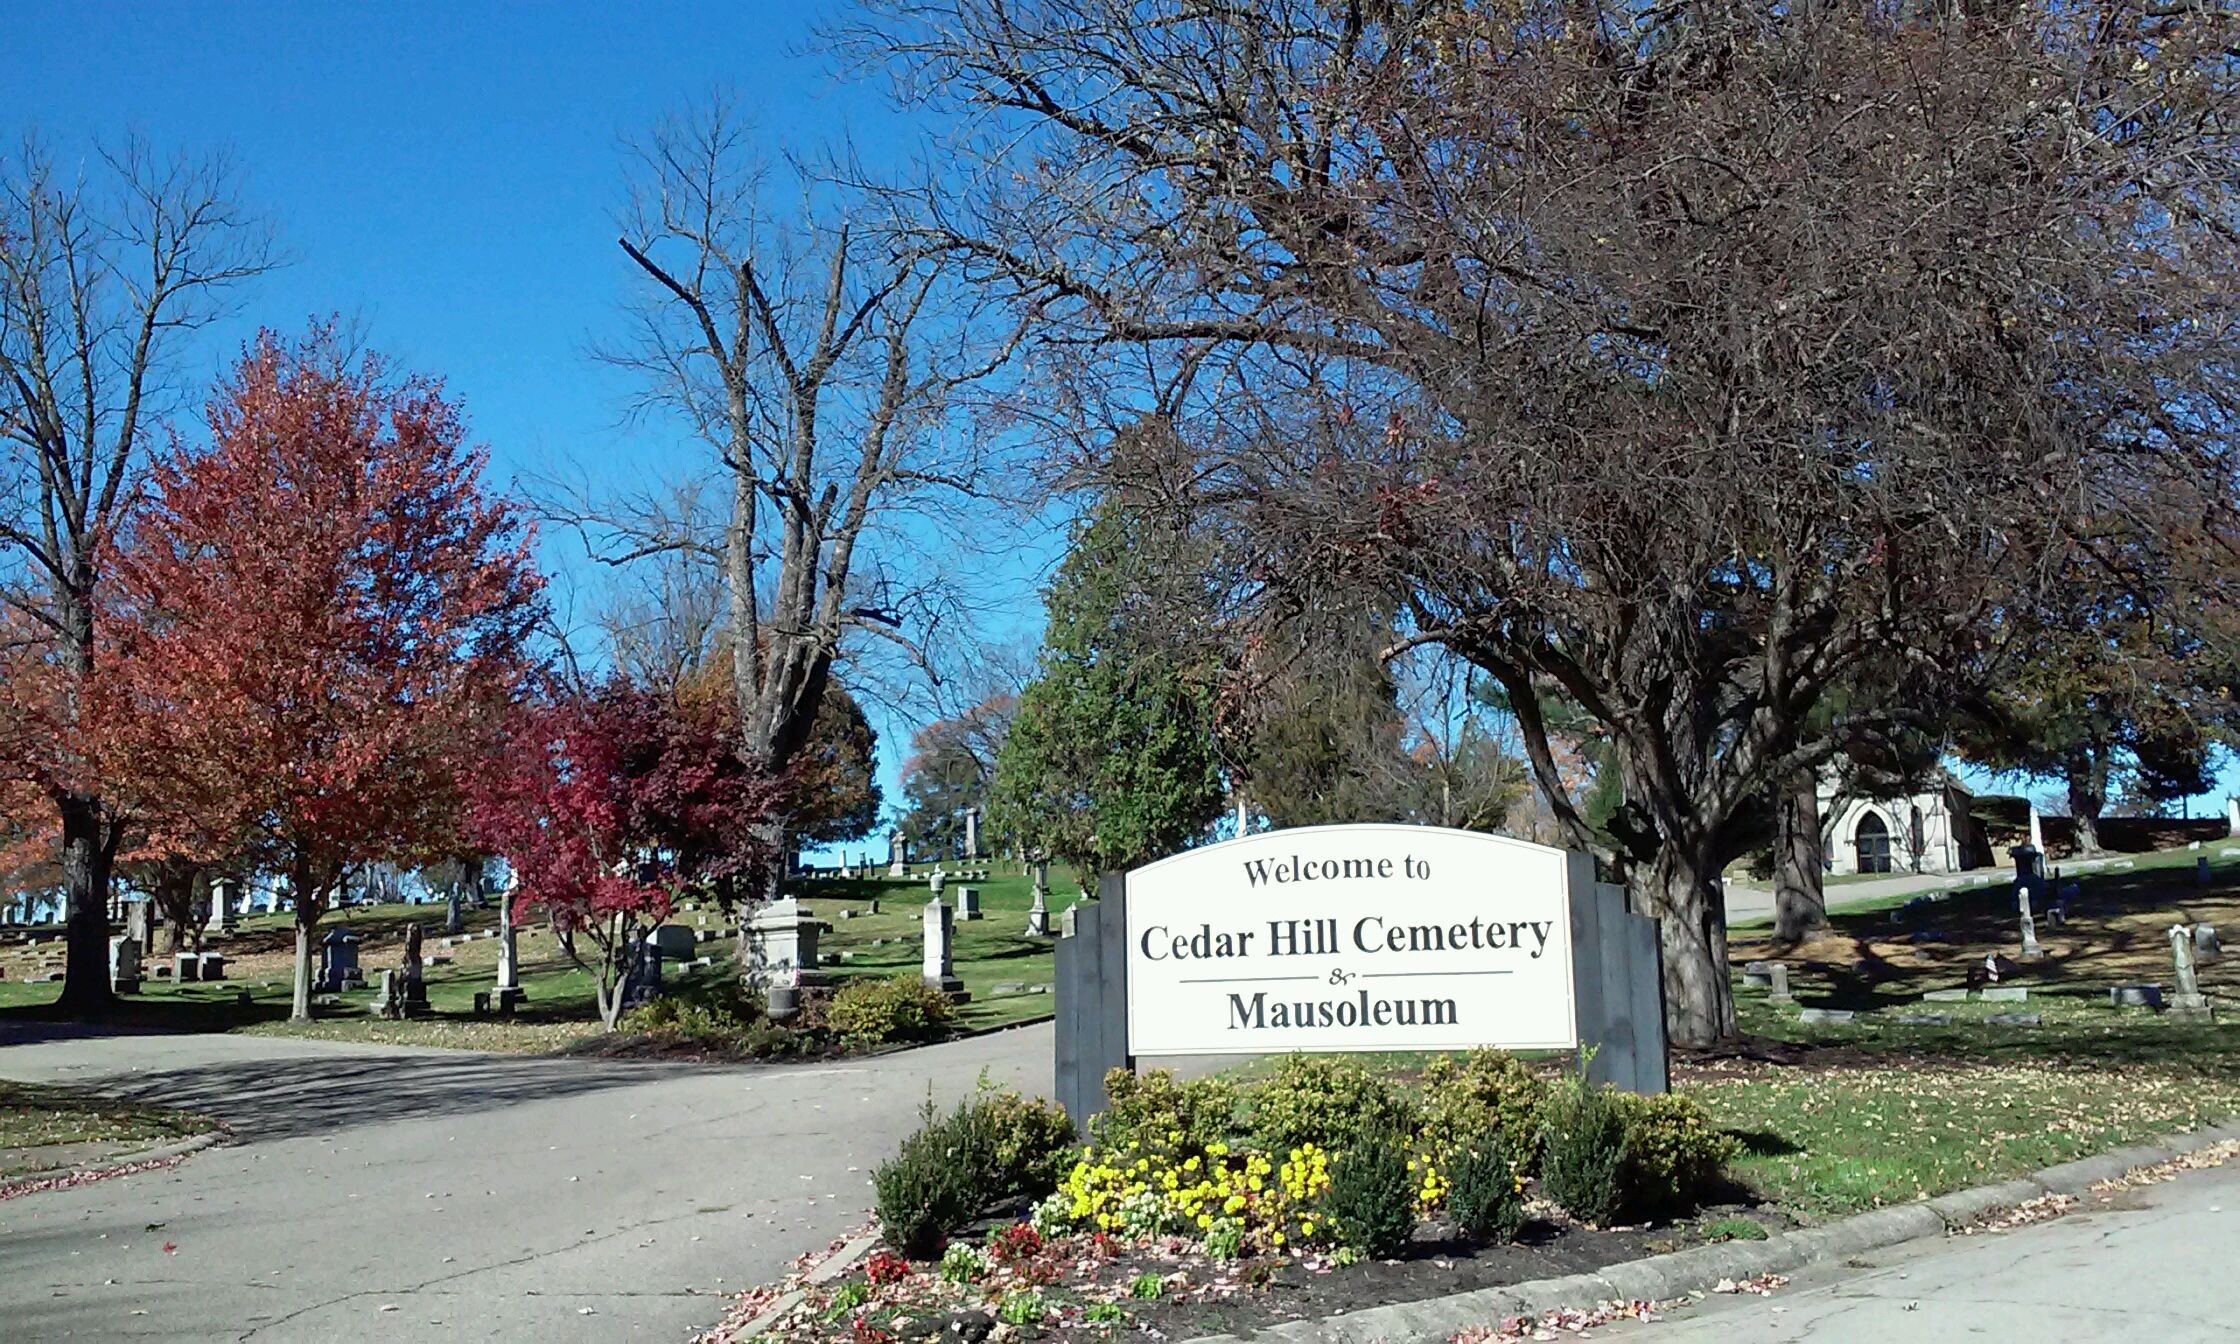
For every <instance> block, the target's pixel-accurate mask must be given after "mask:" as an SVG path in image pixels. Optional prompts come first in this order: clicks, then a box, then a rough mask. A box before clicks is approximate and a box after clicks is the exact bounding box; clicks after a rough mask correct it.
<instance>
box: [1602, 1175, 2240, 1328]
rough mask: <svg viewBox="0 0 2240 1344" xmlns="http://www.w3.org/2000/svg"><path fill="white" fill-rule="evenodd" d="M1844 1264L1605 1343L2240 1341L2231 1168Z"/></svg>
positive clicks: (2238, 1200)
mask: <svg viewBox="0 0 2240 1344" xmlns="http://www.w3.org/2000/svg"><path fill="white" fill-rule="evenodd" d="M1854 1263H1864V1264H1866V1265H1869V1266H1871V1268H1868V1269H1866V1270H1865V1271H1864V1272H1862V1271H1860V1270H1858V1269H1853V1268H1847V1267H1842V1266H1837V1267H1829V1268H1819V1269H1815V1270H1813V1271H1810V1272H1808V1273H1806V1274H1803V1275H1800V1276H1798V1278H1797V1281H1796V1282H1795V1283H1793V1284H1791V1285H1790V1286H1789V1287H1787V1288H1784V1289H1782V1290H1781V1291H1780V1292H1778V1293H1775V1294H1774V1295H1773V1296H1771V1297H1731V1296H1718V1297H1712V1298H1710V1299H1708V1300H1707V1301H1706V1302H1705V1303H1704V1304H1703V1305H1701V1306H1698V1307H1692V1308H1689V1309H1688V1310H1687V1311H1686V1312H1685V1313H1683V1314H1680V1315H1677V1316H1674V1317H1672V1318H1669V1319H1667V1320H1664V1321H1660V1322H1657V1323H1654V1324H1649V1325H1628V1326H1624V1327H1622V1328H1612V1329H1610V1330H1609V1331H1607V1332H1606V1333H1607V1337H1608V1338H1610V1339H1613V1340H1625V1341H1629V1342H1630V1344H1804V1342H1805V1341H1811V1344H1923V1342H1924V1341H1936V1342H1938V1344H1941V1342H1942V1341H1946V1340H1965V1339H1981V1340H1990V1341H2005V1340H2028V1341H2030V1344H2100V1341H2104V1340H2117V1339H2121V1340H2133V1339H2136V1340H2154V1341H2156V1344H2195V1342H2196V1341H2201V1342H2203V1344H2206V1341H2211V1340H2216V1341H2224V1342H2226V1344H2229V1341H2232V1340H2234V1339H2236V1338H2240V1326H2236V1325H2235V1323H2234V1316H2233V1304H2232V1298H2231V1296H2230V1294H2231V1292H2232V1267H2233V1266H2234V1265H2235V1264H2236V1263H2240V1164H2235V1165H2228V1166H2224V1167H2219V1168H2216V1169H2213V1170H2210V1171H2203V1172H2191V1173H2188V1174H2186V1175H2183V1176H2180V1177H2179V1178H2178V1179H2176V1180H2175V1181H2171V1182H2168V1183H2166V1184H2162V1185H2156V1186H2149V1187H2146V1188H2145V1189H2143V1190H2138V1191H2131V1192H2127V1193H2124V1194H2122V1195H2119V1196H2117V1197H2116V1199H2115V1201H2114V1202H2113V1204H2112V1205H2111V1206H2110V1207H2106V1208H2101V1209H2094V1210H2090V1211H2080V1212H2077V1213H2073V1214H2070V1215H2069V1216H2067V1217H2065V1218H2060V1219H2056V1220H2054V1221H2052V1222H2047V1223H2038V1224H2035V1225H2033V1226H2030V1227H2025V1228H2021V1229H2019V1230H2017V1231H2013V1232H2003V1233H1989V1234H1983V1235H1978V1236H1973V1237H1959V1238H1952V1239H1949V1240H1947V1241H1944V1242H1941V1243H1937V1242H1931V1243H1926V1246H1925V1247H1924V1246H1923V1245H1921V1244H1917V1245H1916V1246H1915V1247H1914V1248H1911V1249H1909V1248H1904V1247H1900V1248H1894V1249H1893V1250H1892V1251H1888V1252H1883V1253H1880V1254H1875V1255H1869V1256H1866V1257H1864V1258H1863V1261H1862V1262H1854ZM1597 1333H1598V1334H1602V1333H1605V1332H1601V1331H1598V1332H1597Z"/></svg>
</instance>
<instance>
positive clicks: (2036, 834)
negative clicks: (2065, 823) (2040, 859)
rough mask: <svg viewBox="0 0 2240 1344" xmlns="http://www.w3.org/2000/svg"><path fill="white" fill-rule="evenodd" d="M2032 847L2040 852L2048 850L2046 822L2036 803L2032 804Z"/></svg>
mask: <svg viewBox="0 0 2240 1344" xmlns="http://www.w3.org/2000/svg"><path fill="white" fill-rule="evenodd" d="M2030 848H2032V849H2034V850H2036V851H2038V852H2039V853H2040V854H2043V853H2045V852H2046V828H2045V823H2044V821H2043V820H2042V819H2040V817H2039V816H2038V806H2037V804H2035V803H2032V804H2031V805H2030Z"/></svg>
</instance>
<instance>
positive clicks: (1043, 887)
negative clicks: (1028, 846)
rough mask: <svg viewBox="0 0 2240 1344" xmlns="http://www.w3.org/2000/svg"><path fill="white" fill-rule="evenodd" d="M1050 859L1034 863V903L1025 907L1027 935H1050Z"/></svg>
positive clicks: (1040, 936) (1036, 936)
mask: <svg viewBox="0 0 2240 1344" xmlns="http://www.w3.org/2000/svg"><path fill="white" fill-rule="evenodd" d="M1049 897H1050V861H1049V860H1048V859H1041V860H1038V861H1037V862H1036V863H1035V865H1034V904H1033V905H1030V906H1028V907H1027V936H1028V937H1029V938H1047V937H1049V936H1050V900H1049Z"/></svg>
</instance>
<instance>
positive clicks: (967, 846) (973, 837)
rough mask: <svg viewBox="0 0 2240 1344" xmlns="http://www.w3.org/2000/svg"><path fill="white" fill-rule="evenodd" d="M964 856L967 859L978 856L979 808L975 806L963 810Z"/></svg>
mask: <svg viewBox="0 0 2240 1344" xmlns="http://www.w3.org/2000/svg"><path fill="white" fill-rule="evenodd" d="M964 856H965V857H966V858H968V859H977V858H979V857H980V809H979V808H977V807H968V808H966V809H965V810H964Z"/></svg>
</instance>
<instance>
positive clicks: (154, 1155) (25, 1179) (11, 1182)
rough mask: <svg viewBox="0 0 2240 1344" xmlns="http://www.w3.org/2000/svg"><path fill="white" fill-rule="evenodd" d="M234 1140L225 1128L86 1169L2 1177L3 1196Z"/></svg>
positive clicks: (52, 1169) (67, 1168)
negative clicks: (18, 1189)
mask: <svg viewBox="0 0 2240 1344" xmlns="http://www.w3.org/2000/svg"><path fill="white" fill-rule="evenodd" d="M231 1137H232V1134H231V1133H230V1132H229V1131H227V1130H225V1129H224V1128H219V1129H213V1130H209V1131H207V1132H206V1133H202V1134H194V1135H190V1136H188V1137H187V1138H184V1139H180V1140H178V1141H177V1142H174V1143H165V1144H158V1145H157V1146H155V1147H153V1148H142V1149H140V1150H139V1151H138V1152H133V1153H120V1154H119V1155H117V1156H115V1157H111V1158H106V1159H104V1160H102V1161H100V1162H93V1163H88V1164H86V1165H84V1166H62V1167H48V1168H47V1169H46V1170H44V1171H26V1172H23V1173H21V1174H19V1175H15V1176H8V1177H0V1194H5V1193H6V1192H7V1191H8V1190H10V1189H11V1188H13V1187H15V1186H18V1185H29V1184H31V1183H32V1182H35V1181H51V1180H53V1179H55V1178H56V1177H58V1176H84V1175H99V1174H101V1173H103V1172H107V1171H114V1170H115V1169H117V1168H118V1167H129V1166H133V1165H136V1164H138V1163H141V1162H167V1161H169V1160H170V1159H172V1158H175V1157H185V1156H186V1155H187V1154H189V1153H199V1152H201V1151H202V1150H203V1149H205V1148H209V1147H212V1146H214V1145H216V1144H219V1143H223V1142H224V1141H225V1140H227V1139H229V1138H231Z"/></svg>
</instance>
